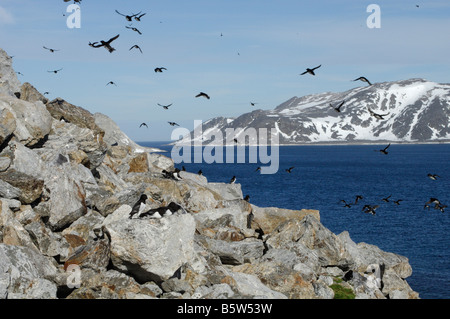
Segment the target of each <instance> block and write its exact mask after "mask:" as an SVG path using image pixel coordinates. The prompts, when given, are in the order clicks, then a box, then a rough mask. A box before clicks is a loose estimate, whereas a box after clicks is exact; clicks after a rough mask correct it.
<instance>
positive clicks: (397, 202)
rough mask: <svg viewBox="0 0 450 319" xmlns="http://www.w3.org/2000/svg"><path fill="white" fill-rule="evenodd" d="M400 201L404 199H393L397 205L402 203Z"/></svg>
mask: <svg viewBox="0 0 450 319" xmlns="http://www.w3.org/2000/svg"><path fill="white" fill-rule="evenodd" d="M400 202H403V199H397V200H394V201H393V203H394V204H395V205H400Z"/></svg>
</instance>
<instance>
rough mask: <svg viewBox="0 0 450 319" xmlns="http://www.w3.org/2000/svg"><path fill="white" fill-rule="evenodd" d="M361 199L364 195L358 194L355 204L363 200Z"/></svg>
mask: <svg viewBox="0 0 450 319" xmlns="http://www.w3.org/2000/svg"><path fill="white" fill-rule="evenodd" d="M361 199H363V197H362V196H361V195H356V198H355V204H354V205H356V204H358V201H359V200H361Z"/></svg>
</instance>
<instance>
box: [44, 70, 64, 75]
mask: <svg viewBox="0 0 450 319" xmlns="http://www.w3.org/2000/svg"><path fill="white" fill-rule="evenodd" d="M61 70H62V69H59V70H53V71H47V72H49V73H55V74H56V73H58V72H59V71H61Z"/></svg>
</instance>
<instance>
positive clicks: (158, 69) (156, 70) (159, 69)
mask: <svg viewBox="0 0 450 319" xmlns="http://www.w3.org/2000/svg"><path fill="white" fill-rule="evenodd" d="M163 70H167V69H166V68H162V67H161V68H155V73H162V71H163Z"/></svg>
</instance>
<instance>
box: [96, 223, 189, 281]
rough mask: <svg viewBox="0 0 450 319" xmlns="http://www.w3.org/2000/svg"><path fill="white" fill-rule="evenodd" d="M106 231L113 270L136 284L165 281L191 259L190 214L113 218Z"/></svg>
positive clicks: (107, 224) (106, 224)
mask: <svg viewBox="0 0 450 319" xmlns="http://www.w3.org/2000/svg"><path fill="white" fill-rule="evenodd" d="M112 215H114V214H112ZM124 217H125V216H124ZM105 227H106V229H107V231H108V232H109V234H110V236H111V261H112V263H113V265H114V267H115V268H117V269H118V270H120V271H122V272H125V273H128V274H130V275H132V276H133V277H134V278H136V280H138V281H139V282H146V281H150V280H152V281H156V282H161V281H164V280H167V279H169V278H170V277H172V276H173V275H174V273H175V271H176V270H177V269H179V268H180V267H181V266H182V265H183V264H185V263H189V262H190V261H191V260H193V258H194V247H193V245H194V232H195V221H194V218H193V217H192V216H191V215H189V214H182V215H171V216H168V217H163V218H161V219H150V220H149V219H147V220H146V219H128V216H126V218H125V219H119V220H114V219H113V217H112V218H111V220H110V221H108V222H106V223H105Z"/></svg>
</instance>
